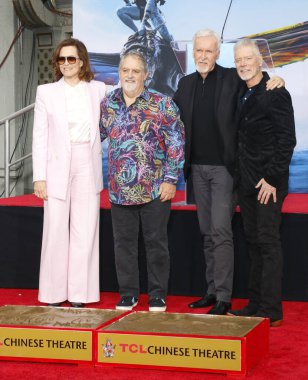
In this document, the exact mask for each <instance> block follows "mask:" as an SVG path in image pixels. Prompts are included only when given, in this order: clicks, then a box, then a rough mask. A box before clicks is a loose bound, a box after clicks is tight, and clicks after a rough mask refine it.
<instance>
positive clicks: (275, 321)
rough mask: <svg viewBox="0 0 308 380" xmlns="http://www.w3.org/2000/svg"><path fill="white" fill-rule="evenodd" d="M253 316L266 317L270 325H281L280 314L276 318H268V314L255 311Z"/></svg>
mask: <svg viewBox="0 0 308 380" xmlns="http://www.w3.org/2000/svg"><path fill="white" fill-rule="evenodd" d="M255 317H260V318H268V319H269V321H270V326H271V327H279V326H281V325H282V322H283V319H282V316H281V318H278V319H277V318H270V317H269V316H267V315H264V314H262V313H256V315H255Z"/></svg>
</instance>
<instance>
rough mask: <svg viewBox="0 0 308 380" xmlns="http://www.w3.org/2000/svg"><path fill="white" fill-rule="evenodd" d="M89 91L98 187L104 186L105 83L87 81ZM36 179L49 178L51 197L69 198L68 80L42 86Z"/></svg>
mask: <svg viewBox="0 0 308 380" xmlns="http://www.w3.org/2000/svg"><path fill="white" fill-rule="evenodd" d="M86 84H87V89H88V92H89V99H90V103H91V104H90V107H91V108H90V109H91V110H92V112H91V115H92V120H91V121H92V122H91V126H90V136H91V137H90V143H91V153H92V165H93V173H94V180H95V188H96V191H97V192H98V193H99V192H100V191H101V190H102V188H103V174H102V144H101V139H100V133H99V119H100V103H101V101H102V99H103V98H104V96H105V93H106V86H105V84H104V83H103V82H98V81H95V80H93V81H91V82H88V83H86ZM32 158H33V182H35V181H46V184H47V194H48V196H50V197H54V198H59V199H63V200H64V199H65V198H66V193H67V186H68V179H69V171H70V162H71V143H70V137H69V127H68V121H67V112H66V103H65V91H64V79H63V78H61V79H60V80H59V81H58V82H55V83H49V84H44V85H41V86H38V88H37V93H36V101H35V108H34V126H33V142H32Z"/></svg>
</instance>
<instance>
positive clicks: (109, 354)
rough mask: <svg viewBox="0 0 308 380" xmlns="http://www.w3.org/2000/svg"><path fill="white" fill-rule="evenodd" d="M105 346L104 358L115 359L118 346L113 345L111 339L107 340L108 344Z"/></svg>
mask: <svg viewBox="0 0 308 380" xmlns="http://www.w3.org/2000/svg"><path fill="white" fill-rule="evenodd" d="M102 346H103V355H104V358H113V357H114V351H115V348H116V345H113V344H112V342H111V339H110V338H106V343H105V344H103V345H102Z"/></svg>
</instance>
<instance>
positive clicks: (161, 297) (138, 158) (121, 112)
mask: <svg viewBox="0 0 308 380" xmlns="http://www.w3.org/2000/svg"><path fill="white" fill-rule="evenodd" d="M147 73H148V68H147V63H146V61H145V58H144V57H143V55H142V54H141V53H140V52H138V51H136V50H131V51H129V52H127V53H125V54H123V56H122V57H121V60H120V64H119V76H120V82H121V88H118V89H116V90H115V91H113V92H112V93H110V94H109V96H108V97H107V98H105V99H104V100H103V102H102V104H101V123H100V131H101V137H102V140H103V139H105V138H107V137H108V138H109V148H108V162H109V167H108V175H109V196H110V202H111V214H112V224H113V235H114V247H115V261H116V270H117V277H118V282H119V292H120V296H121V299H120V301H119V303H118V304H117V305H116V308H117V309H120V310H131V309H132V308H133V307H134V306H136V305H137V302H138V296H139V269H138V234H139V226H140V224H141V226H142V232H143V238H144V243H145V249H146V256H147V272H148V293H149V310H150V311H165V310H166V302H165V298H166V295H167V288H168V279H169V261H170V259H169V251H168V237H167V223H168V219H169V214H170V203H171V201H170V200H171V199H172V198H173V197H174V195H175V192H176V183H177V180H178V177H179V175H180V173H181V171H182V168H183V163H184V126H183V124H182V122H181V120H180V118H179V111H178V108H177V106H176V105H175V103H174V102H173V101H172V99H171V98H169V97H167V96H164V95H162V94H160V93H158V92H156V91H154V90H151V89H148V88H147V87H145V84H144V83H145V80H146V78H147Z"/></svg>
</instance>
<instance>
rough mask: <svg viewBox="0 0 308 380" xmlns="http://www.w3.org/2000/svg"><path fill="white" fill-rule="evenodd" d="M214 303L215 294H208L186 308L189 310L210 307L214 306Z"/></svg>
mask: <svg viewBox="0 0 308 380" xmlns="http://www.w3.org/2000/svg"><path fill="white" fill-rule="evenodd" d="M215 303H216V296H215V294H208V295H206V296H204V297H202V298H200V299H199V300H198V301H195V302H192V303H190V304H188V307H190V308H191V309H197V308H198V307H208V306H212V305H215Z"/></svg>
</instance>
